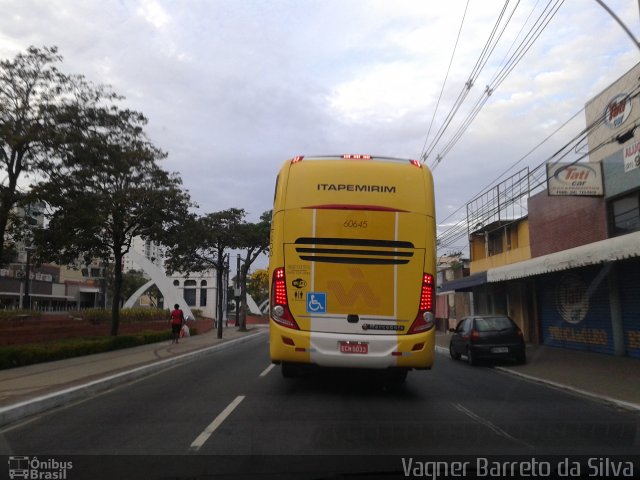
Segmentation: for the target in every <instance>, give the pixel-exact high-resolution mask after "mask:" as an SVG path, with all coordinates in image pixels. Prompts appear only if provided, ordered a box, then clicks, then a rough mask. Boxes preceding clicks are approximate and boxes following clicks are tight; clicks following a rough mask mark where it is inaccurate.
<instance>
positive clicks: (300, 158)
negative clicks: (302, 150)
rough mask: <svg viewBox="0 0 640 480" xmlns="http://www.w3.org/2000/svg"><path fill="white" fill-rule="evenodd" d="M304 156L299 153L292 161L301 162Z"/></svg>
mask: <svg viewBox="0 0 640 480" xmlns="http://www.w3.org/2000/svg"><path fill="white" fill-rule="evenodd" d="M303 158H304V156H303V155H297V156H295V157H293V160H291V163H299V162H301V161H302V159H303Z"/></svg>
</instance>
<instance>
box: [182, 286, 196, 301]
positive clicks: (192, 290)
mask: <svg viewBox="0 0 640 480" xmlns="http://www.w3.org/2000/svg"><path fill="white" fill-rule="evenodd" d="M183 297H184V301H185V302H187V305H189V306H190V307H195V306H196V281H195V280H185V281H184V290H183Z"/></svg>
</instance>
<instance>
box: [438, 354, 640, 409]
mask: <svg viewBox="0 0 640 480" xmlns="http://www.w3.org/2000/svg"><path fill="white" fill-rule="evenodd" d="M436 351H437V352H439V353H442V354H448V353H449V350H448V349H447V348H445V347H441V346H439V345H436ZM493 368H494V370H497V371H499V372H502V373H506V374H508V375H514V376H516V377H520V378H522V379H524V380H529V381H531V382H535V383H541V384H544V385H547V386H549V387H553V388H557V389H560V390H566V391H569V392H571V393H574V394H576V395H580V396H583V397H587V398H590V399H591V400H596V401H598V402H605V403H610V404H613V405H615V406H616V407H619V408H623V409H625V410H631V411H635V412H640V405H638V404H636V403H631V402H625V401H624V400H618V399H616V398H612V397H607V396H606V395H598V394H595V393H592V392H587V391H586V390H581V389H579V388H575V387H571V386H569V385H564V384H562V383H558V382H554V381H553V380H546V379H544V378H540V377H534V376H533V375H527V374H526V373H522V372H516V371H514V370H511V369H510V368H504V367H493Z"/></svg>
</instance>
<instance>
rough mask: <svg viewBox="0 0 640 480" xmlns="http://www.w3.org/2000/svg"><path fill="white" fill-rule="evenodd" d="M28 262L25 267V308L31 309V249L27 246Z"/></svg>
mask: <svg viewBox="0 0 640 480" xmlns="http://www.w3.org/2000/svg"><path fill="white" fill-rule="evenodd" d="M26 250H27V263H26V264H25V267H24V297H23V302H24V308H25V310H31V297H30V296H29V277H30V276H31V271H30V270H31V269H30V267H31V265H30V263H31V249H30V248H29V247H27V249H26Z"/></svg>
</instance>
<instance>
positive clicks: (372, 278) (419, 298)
mask: <svg viewBox="0 0 640 480" xmlns="http://www.w3.org/2000/svg"><path fill="white" fill-rule="evenodd" d="M272 215H273V216H272V221H271V238H270V258H269V281H270V289H269V291H270V298H269V315H270V320H269V331H270V355H271V361H272V362H273V363H275V364H281V365H282V374H283V376H285V377H291V376H295V375H296V374H297V371H298V367H299V366H301V365H305V364H312V365H318V366H326V367H354V368H370V369H386V371H387V372H388V373H389V374H390V376H391V378H393V379H395V380H399V381H404V379H405V378H406V376H407V372H408V371H409V370H411V369H430V368H431V366H432V365H433V361H434V349H435V328H434V327H435V316H434V308H435V273H436V272H435V268H436V267H435V256H436V231H435V207H434V194H433V178H432V176H431V172H430V171H429V169H428V168H426V167H425V166H424V165H422V164H421V163H420V162H418V161H417V160H405V159H397V158H389V157H375V156H370V155H340V156H314V157H302V156H299V157H295V158H293V159H291V160H287V161H286V162H285V163H284V164H283V166H282V168H281V169H280V171H279V173H278V177H277V180H276V188H275V197H274V206H273V214H272Z"/></svg>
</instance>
